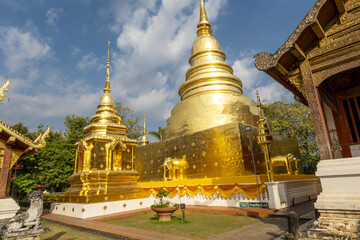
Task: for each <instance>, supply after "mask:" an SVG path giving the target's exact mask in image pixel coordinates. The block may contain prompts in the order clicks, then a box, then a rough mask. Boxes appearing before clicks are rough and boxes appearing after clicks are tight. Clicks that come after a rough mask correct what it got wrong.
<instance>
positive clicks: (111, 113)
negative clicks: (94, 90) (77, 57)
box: [84, 41, 127, 137]
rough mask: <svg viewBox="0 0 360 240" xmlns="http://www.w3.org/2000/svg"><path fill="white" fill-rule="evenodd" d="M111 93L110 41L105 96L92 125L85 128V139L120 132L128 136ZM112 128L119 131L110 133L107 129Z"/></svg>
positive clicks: (101, 100)
mask: <svg viewBox="0 0 360 240" xmlns="http://www.w3.org/2000/svg"><path fill="white" fill-rule="evenodd" d="M110 93H111V88H110V41H108V53H107V63H106V82H105V87H104V94H103V95H102V96H101V99H100V104H99V105H98V107H97V109H96V114H95V115H94V116H92V117H91V124H90V125H88V126H86V127H85V128H84V134H85V137H87V136H90V135H94V134H103V135H108V132H111V134H115V133H116V134H119V133H118V132H121V134H122V135H126V132H127V130H126V127H125V126H123V125H121V117H120V116H119V115H117V113H116V109H115V106H114V100H113V97H112V96H111V94H110ZM110 126H111V127H112V128H113V129H115V128H116V129H117V130H116V131H114V130H113V131H108V130H107V127H110ZM117 131H118V132H117Z"/></svg>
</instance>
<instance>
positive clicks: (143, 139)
mask: <svg viewBox="0 0 360 240" xmlns="http://www.w3.org/2000/svg"><path fill="white" fill-rule="evenodd" d="M145 123H146V119H145V113H144V130H143V135H142V137H141V140H140V145H142V146H144V145H148V144H149V139H148V137H147V136H146V128H145Z"/></svg>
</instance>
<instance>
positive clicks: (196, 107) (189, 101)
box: [162, 0, 259, 140]
mask: <svg viewBox="0 0 360 240" xmlns="http://www.w3.org/2000/svg"><path fill="white" fill-rule="evenodd" d="M196 34H197V38H196V39H195V41H194V44H193V48H192V54H191V57H190V58H189V64H190V68H189V70H188V71H187V72H186V80H185V82H184V83H183V84H182V85H181V86H180V88H179V95H180V98H181V102H180V103H178V104H177V105H176V106H175V107H174V108H173V109H172V111H171V116H170V117H169V118H168V120H167V126H166V127H165V128H164V130H163V132H162V139H163V140H166V139H169V138H174V137H178V136H181V135H185V134H190V133H193V132H197V131H202V130H205V129H208V128H212V127H217V126H220V125H224V124H227V123H232V122H243V123H247V124H249V125H253V126H256V125H257V124H256V122H257V120H258V118H259V117H258V109H257V108H256V105H255V102H254V101H252V100H251V99H249V98H248V97H245V96H243V95H242V93H243V91H242V83H241V81H240V79H239V78H238V77H237V76H235V75H234V74H233V69H232V67H231V66H230V65H229V64H228V63H226V62H225V59H226V55H225V53H224V52H223V51H222V50H221V46H220V43H219V42H218V40H217V39H216V38H215V37H213V36H212V29H211V25H210V22H209V21H208V19H207V16H206V11H205V5H204V1H203V0H200V20H199V23H198V25H197V30H196Z"/></svg>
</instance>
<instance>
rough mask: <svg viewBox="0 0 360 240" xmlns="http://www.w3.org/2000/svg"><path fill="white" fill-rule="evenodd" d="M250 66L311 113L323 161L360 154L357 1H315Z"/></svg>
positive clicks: (359, 12)
mask: <svg viewBox="0 0 360 240" xmlns="http://www.w3.org/2000/svg"><path fill="white" fill-rule="evenodd" d="M255 66H256V67H257V68H258V69H259V70H261V71H264V72H266V73H267V74H268V75H270V76H271V77H272V78H274V79H275V80H276V81H278V82H279V83H280V84H282V85H283V86H284V87H286V88H287V89H289V90H290V91H291V92H292V93H293V94H294V95H295V96H296V97H295V98H296V99H297V100H299V101H301V102H303V103H304V104H306V105H308V106H309V107H310V110H311V114H312V119H313V123H314V129H315V133H316V141H317V144H318V147H319V150H320V155H321V158H322V159H329V158H340V157H342V156H343V157H351V156H357V154H360V151H356V150H354V149H356V148H357V147H356V148H354V146H359V144H360V137H359V135H360V1H358V0H318V1H317V2H316V3H315V5H314V6H313V7H312V8H311V10H310V11H309V13H308V14H307V15H306V16H305V18H304V19H303V20H302V22H301V23H300V24H299V25H298V27H297V28H296V29H295V31H294V32H293V33H292V34H291V35H290V36H289V38H288V39H287V40H286V42H285V43H284V44H283V45H282V46H281V47H280V48H279V49H278V50H277V51H276V52H275V53H274V54H269V53H266V52H262V53H259V54H257V55H255Z"/></svg>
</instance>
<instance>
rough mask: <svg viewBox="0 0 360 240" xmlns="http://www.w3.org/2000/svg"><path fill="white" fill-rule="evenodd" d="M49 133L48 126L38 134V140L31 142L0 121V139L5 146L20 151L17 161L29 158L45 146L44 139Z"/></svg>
mask: <svg viewBox="0 0 360 240" xmlns="http://www.w3.org/2000/svg"><path fill="white" fill-rule="evenodd" d="M49 132H50V128H49V126H48V128H47V130H46V131H45V133H43V134H40V135H39V136H38V138H37V139H36V140H35V141H33V140H31V139H29V138H27V137H25V136H24V135H22V134H21V133H19V132H17V131H16V130H15V129H13V128H11V127H10V126H9V125H7V124H5V123H4V122H3V121H1V120H0V139H3V140H4V143H5V144H6V145H11V146H12V148H13V149H19V150H21V152H22V155H21V156H20V157H19V159H21V158H24V157H27V156H30V155H32V154H34V153H36V152H37V151H38V150H39V149H41V148H44V147H45V146H46V141H45V138H46V137H47V136H48V134H49Z"/></svg>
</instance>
